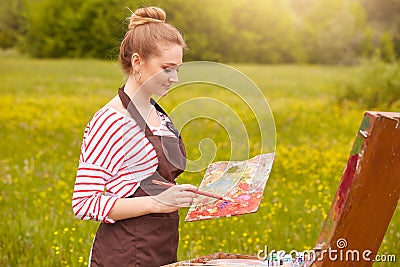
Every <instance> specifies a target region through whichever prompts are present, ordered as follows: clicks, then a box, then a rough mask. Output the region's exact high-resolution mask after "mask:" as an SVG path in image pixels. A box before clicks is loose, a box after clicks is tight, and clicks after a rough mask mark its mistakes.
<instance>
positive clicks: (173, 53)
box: [140, 44, 183, 96]
mask: <svg viewBox="0 0 400 267" xmlns="http://www.w3.org/2000/svg"><path fill="white" fill-rule="evenodd" d="M182 56H183V51H182V47H181V46H180V45H175V44H174V45H169V46H167V47H165V48H163V49H161V52H160V55H159V56H153V57H150V58H148V59H147V60H145V61H144V62H143V63H142V65H141V71H140V73H141V75H142V78H141V81H143V83H142V84H141V86H142V89H144V90H147V92H148V93H150V94H155V95H158V96H162V95H166V94H167V93H168V90H169V88H170V87H171V85H172V83H176V82H178V73H177V71H178V68H179V66H180V65H181V64H182Z"/></svg>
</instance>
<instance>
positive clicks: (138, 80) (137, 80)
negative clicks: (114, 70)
mask: <svg viewBox="0 0 400 267" xmlns="http://www.w3.org/2000/svg"><path fill="white" fill-rule="evenodd" d="M137 73H139V79H137V78H136V74H137ZM133 77H134V78H135V81H136V82H137V83H138V82H140V80H141V79H142V74H141V73H140V71H135V72H134V73H133Z"/></svg>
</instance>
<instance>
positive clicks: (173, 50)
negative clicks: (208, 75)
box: [72, 7, 196, 267]
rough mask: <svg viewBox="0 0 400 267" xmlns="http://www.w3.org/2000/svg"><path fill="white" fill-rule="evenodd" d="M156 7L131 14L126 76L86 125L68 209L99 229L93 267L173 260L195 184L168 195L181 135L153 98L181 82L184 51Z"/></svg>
mask: <svg viewBox="0 0 400 267" xmlns="http://www.w3.org/2000/svg"><path fill="white" fill-rule="evenodd" d="M165 17H166V14H165V12H164V11H163V10H162V9H160V8H157V7H145V8H140V9H138V10H136V11H135V12H134V13H133V14H132V16H131V18H130V24H129V30H128V32H127V33H126V35H125V37H124V39H123V41H122V43H121V47H120V63H121V65H122V69H123V71H124V72H125V73H126V74H127V77H128V78H127V81H126V84H125V85H124V86H123V87H122V88H120V89H119V90H118V95H117V96H116V97H114V98H113V99H112V100H111V101H110V102H109V103H108V104H106V105H105V106H104V107H103V108H102V109H100V110H99V111H98V112H97V113H96V114H95V115H94V117H93V119H92V120H91V121H90V122H89V123H88V125H87V127H86V130H85V133H84V138H83V142H82V150H81V156H80V160H79V166H78V172H77V176H76V182H75V187H74V193H73V199H72V206H73V210H74V213H75V215H76V216H77V217H78V218H80V219H83V220H90V219H92V220H98V221H101V222H102V223H101V224H100V226H99V228H98V230H97V233H96V236H95V239H94V242H93V246H92V250H91V257H90V265H91V266H146V267H147V266H160V265H164V264H168V263H171V262H175V261H177V257H176V254H177V246H178V223H179V217H178V211H177V210H178V208H180V207H186V206H189V205H190V204H191V203H192V201H193V198H194V197H196V194H194V193H192V192H188V191H186V190H187V189H196V187H194V186H192V185H174V186H172V187H169V188H168V189H165V188H160V187H159V186H156V185H154V184H152V182H151V181H152V180H153V179H156V180H161V181H168V182H170V183H175V179H176V178H177V176H178V175H179V174H180V173H182V172H183V170H184V167H185V163H186V159H185V149H184V146H183V142H182V139H181V137H180V135H179V132H178V131H177V130H176V129H175V128H174V127H173V125H172V123H171V121H170V119H169V118H168V116H167V115H166V114H165V112H164V111H163V110H162V109H161V108H160V107H159V106H158V105H157V104H156V103H154V101H152V99H151V98H150V97H151V95H152V94H155V95H159V96H161V95H165V94H166V93H167V92H168V89H169V88H170V86H171V84H172V83H174V82H177V81H178V77H177V68H178V67H179V66H180V64H182V56H183V50H184V49H185V48H186V44H185V41H184V40H183V38H182V36H181V34H180V33H179V31H178V30H177V29H176V28H174V27H173V26H172V25H170V24H168V23H166V22H165Z"/></svg>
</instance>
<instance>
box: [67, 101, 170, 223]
mask: <svg viewBox="0 0 400 267" xmlns="http://www.w3.org/2000/svg"><path fill="white" fill-rule="evenodd" d="M159 116H160V118H161V126H160V127H158V128H154V127H150V128H151V130H152V132H153V134H155V135H162V136H170V137H175V136H174V134H173V133H171V132H170V131H169V130H168V128H167V127H166V122H167V121H169V118H168V117H167V116H165V115H164V114H162V113H159ZM157 166H158V160H157V155H156V152H155V150H154V148H153V146H152V145H151V143H150V142H149V141H148V139H147V138H146V137H145V135H144V133H143V131H142V130H141V129H140V127H139V125H138V124H137V123H136V121H135V120H133V119H132V118H130V117H127V116H125V115H124V114H122V113H120V112H118V111H116V110H114V109H112V108H103V109H101V110H99V111H98V112H97V113H96V114H95V115H94V117H93V119H92V120H91V121H90V122H89V123H88V125H87V127H86V129H85V132H84V137H83V142H82V148H81V155H80V160H79V166H78V171H77V175H76V181H75V187H74V193H73V196H72V208H73V210H74V213H75V216H76V217H77V218H79V219H82V220H97V221H104V222H107V223H114V222H115V221H113V220H112V219H110V218H108V217H107V216H108V215H109V214H110V212H111V210H112V208H113V207H114V204H115V202H116V200H117V199H118V198H124V197H126V196H129V195H132V194H133V193H134V192H135V191H136V189H137V188H138V187H139V185H140V181H142V180H143V179H145V178H147V177H149V176H151V175H152V174H153V173H154V172H155V170H156V169H157Z"/></svg>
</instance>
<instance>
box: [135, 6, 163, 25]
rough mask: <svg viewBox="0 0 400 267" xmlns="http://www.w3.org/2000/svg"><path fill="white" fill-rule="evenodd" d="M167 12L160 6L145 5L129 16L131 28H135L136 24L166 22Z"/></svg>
mask: <svg viewBox="0 0 400 267" xmlns="http://www.w3.org/2000/svg"><path fill="white" fill-rule="evenodd" d="M166 17H167V14H166V13H165V11H164V10H162V9H161V8H159V7H154V6H150V7H143V8H139V9H137V10H136V11H135V12H134V13H133V14H132V15H131V16H130V18H129V26H128V28H129V29H134V28H135V27H136V26H139V25H143V24H146V23H150V22H155V23H162V22H165V18H166Z"/></svg>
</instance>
